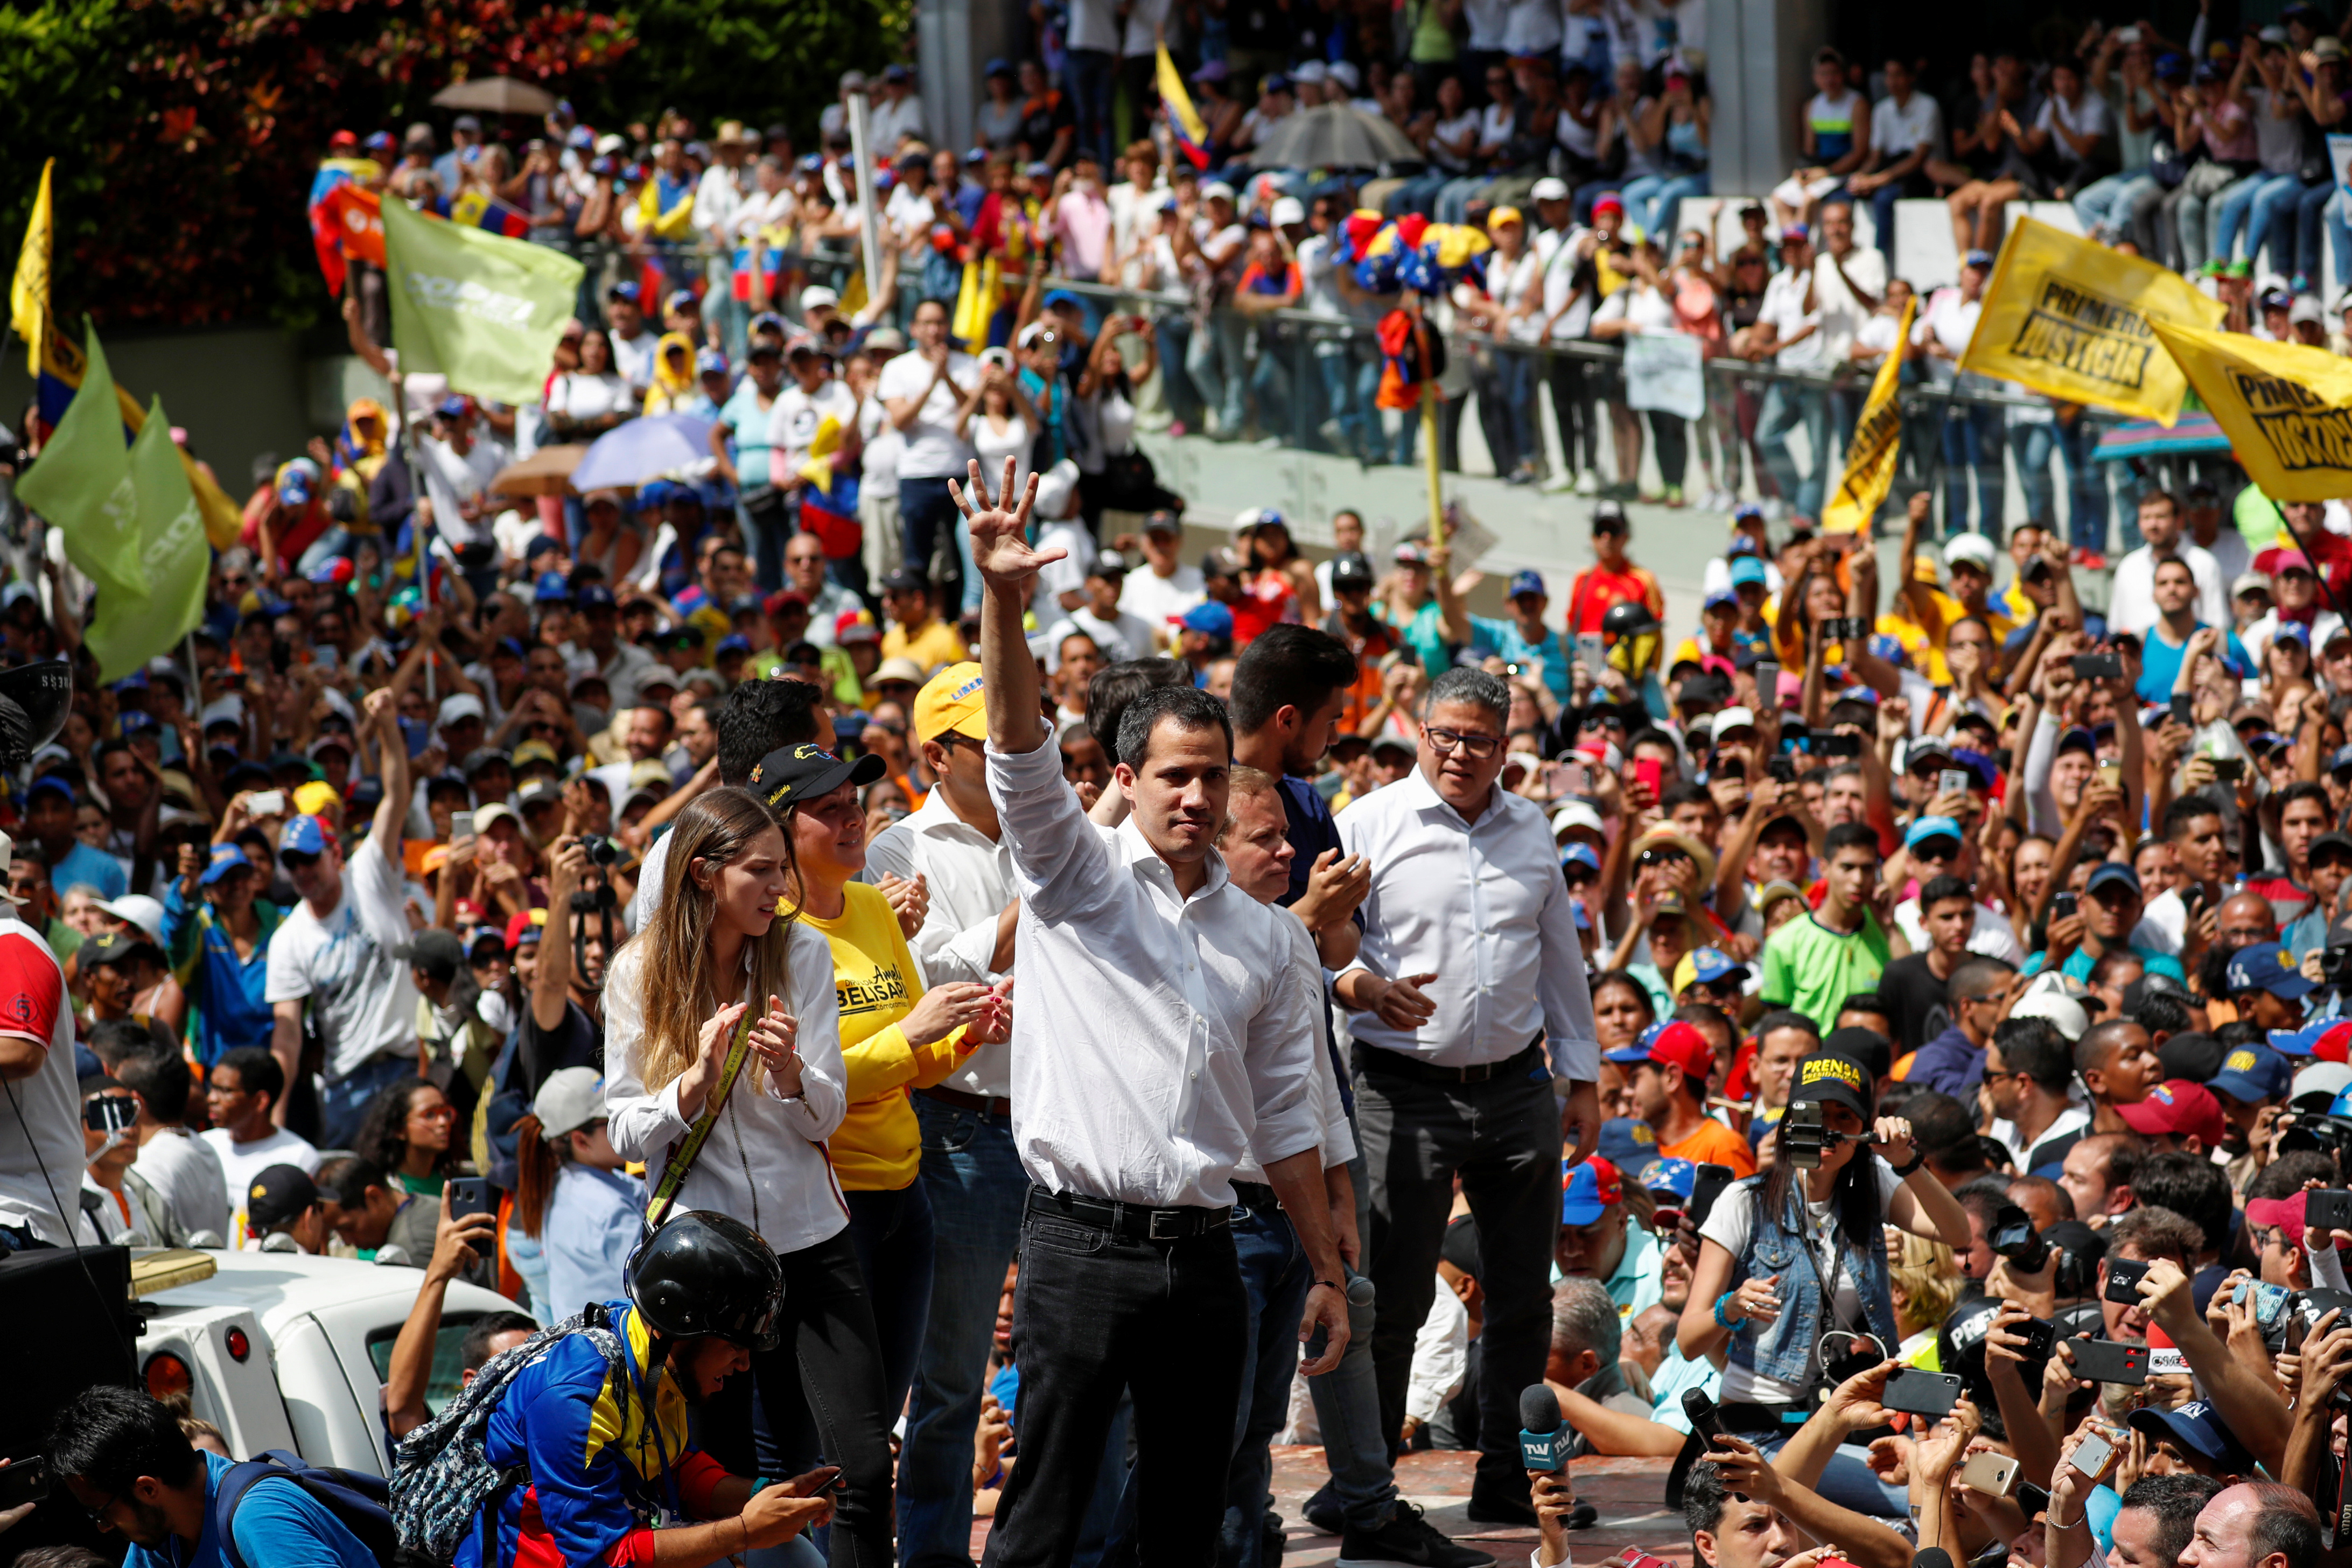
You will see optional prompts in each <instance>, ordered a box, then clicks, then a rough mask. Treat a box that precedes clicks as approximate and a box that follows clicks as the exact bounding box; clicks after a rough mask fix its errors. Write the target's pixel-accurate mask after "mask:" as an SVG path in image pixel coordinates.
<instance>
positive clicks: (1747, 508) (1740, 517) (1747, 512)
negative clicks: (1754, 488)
mask: <svg viewBox="0 0 2352 1568" xmlns="http://www.w3.org/2000/svg"><path fill="white" fill-rule="evenodd" d="M1751 517H1752V518H1755V519H1757V520H1758V521H1762V520H1763V517H1764V508H1763V507H1762V505H1761V504H1759V502H1756V501H1752V500H1744V501H1741V502H1740V503H1739V504H1738V506H1736V507H1733V508H1732V509H1731V521H1734V522H1746V521H1748V519H1749V518H1751Z"/></svg>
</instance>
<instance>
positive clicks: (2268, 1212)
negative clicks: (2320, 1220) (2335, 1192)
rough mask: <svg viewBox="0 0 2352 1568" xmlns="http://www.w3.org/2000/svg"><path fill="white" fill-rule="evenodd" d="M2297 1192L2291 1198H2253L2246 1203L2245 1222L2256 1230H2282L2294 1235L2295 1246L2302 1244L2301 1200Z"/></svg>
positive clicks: (2301, 1197)
mask: <svg viewBox="0 0 2352 1568" xmlns="http://www.w3.org/2000/svg"><path fill="white" fill-rule="evenodd" d="M2304 1196H2305V1194H2302V1193H2297V1194H2294V1196H2293V1197H2291V1198H2255V1199H2253V1200H2252V1202H2250V1203H2248V1204H2247V1205H2246V1223H2247V1224H2248V1225H2250V1226H2253V1227H2254V1228H2255V1229H2256V1230H2281V1229H2283V1230H2284V1231H2285V1232H2286V1233H2287V1234H2288V1235H2289V1236H2292V1237H2294V1243H2295V1245H2296V1246H2297V1247H2300V1246H2302V1245H2303V1200H2304Z"/></svg>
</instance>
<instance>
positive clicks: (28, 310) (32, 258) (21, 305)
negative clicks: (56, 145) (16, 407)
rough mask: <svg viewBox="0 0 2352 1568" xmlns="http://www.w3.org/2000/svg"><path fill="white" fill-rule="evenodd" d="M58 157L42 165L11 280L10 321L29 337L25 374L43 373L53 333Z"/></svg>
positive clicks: (22, 336) (9, 289)
mask: <svg viewBox="0 0 2352 1568" xmlns="http://www.w3.org/2000/svg"><path fill="white" fill-rule="evenodd" d="M57 166H58V161H57V160H56V159H55V158H52V159H50V160H49V161H48V162H47V163H44V164H42V165H41V184H40V188H39V189H38V190H37V191H36V192H34V194H33V216H31V217H29V218H27V219H26V220H25V245H24V248H23V249H21V250H19V251H18V252H17V253H16V276H15V277H14V278H12V279H9V282H8V320H9V323H10V325H12V326H14V327H15V328H16V335H17V336H18V337H20V338H22V339H24V340H25V374H27V375H38V374H41V344H42V343H44V342H47V339H48V335H49V246H50V243H51V238H50V235H51V231H52V229H53V228H54V227H55V226H56V220H55V218H54V216H52V215H53V213H54V211H55V209H54V208H53V207H52V206H51V205H50V202H49V176H50V175H51V174H54V173H55V172H56V170H57Z"/></svg>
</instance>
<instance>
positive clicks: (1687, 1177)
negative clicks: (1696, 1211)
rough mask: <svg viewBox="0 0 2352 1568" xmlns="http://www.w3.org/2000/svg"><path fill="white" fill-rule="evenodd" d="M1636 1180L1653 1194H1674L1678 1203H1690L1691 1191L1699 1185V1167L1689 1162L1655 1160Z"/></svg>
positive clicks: (1635, 1177) (1645, 1166) (1644, 1168)
mask: <svg viewBox="0 0 2352 1568" xmlns="http://www.w3.org/2000/svg"><path fill="white" fill-rule="evenodd" d="M1634 1180H1636V1181H1638V1182H1640V1183H1641V1184H1642V1185H1643V1187H1645V1188H1647V1189H1648V1190H1649V1191H1651V1192H1653V1193H1672V1194H1674V1196H1675V1201H1676V1202H1678V1203H1688V1202H1689V1201H1690V1195H1691V1189H1692V1188H1693V1187H1695V1186H1696V1185H1697V1184H1698V1167H1697V1166H1696V1165H1694V1164H1693V1163H1690V1162H1689V1161H1688V1160H1675V1159H1658V1160H1653V1161H1651V1162H1650V1163H1648V1164H1646V1165H1644V1166H1643V1167H1642V1169H1641V1170H1640V1171H1639V1172H1638V1173H1636V1174H1635V1176H1634Z"/></svg>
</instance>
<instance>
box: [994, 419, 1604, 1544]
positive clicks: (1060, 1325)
mask: <svg viewBox="0 0 2352 1568" xmlns="http://www.w3.org/2000/svg"><path fill="white" fill-rule="evenodd" d="M971 477H972V481H973V482H972V485H971V489H970V490H969V491H966V490H964V489H962V488H961V487H951V493H952V495H953V497H954V500H955V503H956V506H957V508H958V509H959V510H961V512H962V514H963V515H964V517H965V518H966V519H967V520H968V521H970V523H971V552H972V564H973V568H974V569H975V570H976V571H977V572H978V573H979V574H980V577H981V579H982V584H983V592H982V599H981V638H980V641H981V669H982V681H983V684H982V695H983V698H984V700H985V704H986V708H987V714H988V753H987V756H988V782H989V793H990V794H991V795H993V796H994V797H995V801H996V810H997V820H998V825H999V830H1000V834H1001V837H1002V839H1003V842H1004V843H1005V844H1007V845H1008V846H1010V847H1011V849H1012V858H1013V870H1014V873H1015V876H1016V878H1017V880H1018V885H1019V889H1020V892H1021V895H1022V904H1021V913H1020V916H1019V921H1020V923H1019V927H1018V931H1017V934H1016V936H1015V940H1014V959H1013V973H1014V976H1015V978H1016V979H1017V980H1018V981H1019V983H1020V984H1018V985H1017V986H1016V987H1015V994H1017V995H1019V996H1020V997H1021V999H1022V1000H1021V1003H1020V1005H1019V1008H1018V1010H1017V1012H1016V1015H1015V1021H1014V1024H1013V1041H1012V1047H1013V1053H1012V1054H1013V1072H1012V1090H1013V1093H1012V1100H1013V1143H1014V1146H1015V1147H1016V1148H1017V1149H1018V1150H1019V1152H1020V1155H1021V1163H1022V1166H1023V1168H1024V1170H1025V1171H1026V1172H1027V1173H1028V1175H1029V1180H1030V1182H1031V1183H1032V1185H1031V1187H1030V1191H1029V1201H1028V1208H1027V1212H1026V1213H1025V1214H1024V1215H1023V1218H1022V1225H1021V1280H1020V1285H1019V1287H1018V1289H1017V1290H1016V1292H1015V1295H1014V1297H1013V1345H1014V1348H1015V1352H1016V1354H1017V1355H1018V1357H1019V1359H1020V1365H1021V1382H1022V1388H1021V1410H1020V1421H1021V1426H1020V1440H1021V1463H1020V1464H1019V1465H1018V1466H1017V1467H1015V1468H1014V1469H1013V1479H1012V1481H1011V1482H1010V1483H1009V1484H1008V1486H1007V1487H1006V1489H1005V1492H1004V1496H1003V1500H1002V1502H1001V1503H1000V1504H999V1506H998V1509H997V1516H996V1524H995V1527H994V1529H993V1530H992V1531H991V1532H990V1534H989V1540H988V1554H987V1563H988V1564H989V1568H1013V1565H1023V1568H1025V1565H1027V1564H1032V1563H1034V1564H1039V1565H1041V1568H1042V1565H1045V1564H1059V1563H1066V1562H1068V1561H1069V1559H1070V1556H1071V1554H1072V1552H1074V1550H1075V1549H1076V1545H1077V1537H1078V1532H1079V1530H1080V1527H1081V1525H1082V1524H1083V1522H1084V1519H1085V1515H1086V1512H1087V1503H1088V1501H1089V1500H1091V1499H1092V1497H1093V1494H1094V1489H1095V1480H1096V1477H1097V1474H1098V1473H1099V1472H1100V1470H1101V1468H1102V1457H1103V1450H1104V1446H1105V1444H1106V1441H1107V1439H1108V1434H1109V1430H1110V1426H1111V1420H1112V1415H1113V1411H1114V1408H1115V1406H1116V1405H1117V1404H1118V1394H1119V1391H1120V1389H1121V1388H1122V1387H1124V1388H1126V1389H1127V1390H1128V1391H1129V1393H1130V1394H1132V1396H1133V1398H1134V1402H1135V1430H1136V1458H1135V1466H1134V1471H1133V1475H1132V1478H1131V1479H1130V1481H1129V1485H1130V1487H1131V1488H1132V1489H1133V1491H1134V1494H1135V1496H1136V1499H1137V1507H1136V1525H1137V1530H1136V1536H1137V1539H1138V1540H1139V1541H1146V1542H1151V1543H1152V1545H1153V1548H1154V1552H1153V1555H1154V1556H1155V1558H1156V1557H1158V1556H1160V1555H1162V1554H1164V1555H1165V1556H1166V1557H1167V1559H1168V1560H1169V1561H1171V1562H1202V1561H1206V1560H1208V1559H1209V1558H1210V1557H1212V1556H1213V1554H1214V1552H1215V1550H1216V1542H1217V1533H1218V1526H1219V1524H1220V1522H1221V1521H1222V1519H1223V1490H1222V1489H1221V1488H1219V1487H1215V1486H1203V1485H1202V1484H1201V1468H1200V1464H1201V1457H1202V1455H1203V1454H1226V1453H1230V1452H1231V1450H1232V1446H1233V1433H1234V1413H1235V1410H1236V1407H1237V1405H1238V1403H1239V1399H1240V1392H1241V1375H1242V1364H1243V1353H1244V1335H1245V1334H1246V1333H1247V1332H1248V1327H1247V1305H1246V1300H1245V1297H1244V1290H1243V1288H1242V1281H1241V1273H1240V1268H1239V1265H1238V1263H1237V1261H1236V1255H1235V1252H1234V1239H1233V1233H1232V1229H1231V1225H1232V1215H1233V1203H1234V1191H1233V1172H1234V1167H1235V1166H1236V1165H1238V1164H1240V1163H1242V1162H1243V1161H1244V1159H1247V1158H1251V1157H1255V1159H1256V1161H1257V1162H1258V1163H1259V1164H1260V1165H1261V1166H1262V1167H1263V1168H1264V1171H1265V1182H1266V1184H1267V1185H1269V1186H1271V1187H1273V1188H1274V1190H1275V1193H1276V1195H1277V1196H1278V1197H1279V1198H1280V1200H1281V1203H1282V1207H1283V1210H1284V1212H1285V1213H1286V1215H1289V1216H1290V1219H1291V1223H1292V1225H1293V1226H1294V1227H1295V1228H1296V1230H1297V1234H1298V1240H1299V1245H1300V1247H1301V1249H1302V1250H1303V1251H1304V1252H1305V1253H1306V1255H1307V1261H1308V1263H1309V1264H1310V1265H1311V1267H1312V1269H1313V1276H1314V1279H1315V1284H1314V1285H1313V1287H1312V1288H1311V1289H1309V1291H1308V1293H1307V1308H1306V1312H1305V1315H1304V1316H1303V1318H1302V1319H1301V1321H1300V1324H1299V1337H1300V1339H1302V1340H1305V1339H1307V1338H1308V1337H1309V1336H1310V1335H1311V1334H1313V1333H1314V1332H1316V1331H1318V1328H1319V1330H1320V1331H1322V1332H1323V1334H1325V1335H1326V1336H1328V1338H1327V1341H1326V1342H1325V1343H1324V1345H1323V1348H1322V1352H1321V1353H1320V1354H1319V1355H1318V1356H1316V1357H1315V1358H1314V1359H1313V1360H1311V1361H1309V1362H1308V1363H1307V1372H1308V1373H1310V1374H1319V1373H1325V1372H1328V1371H1329V1370H1330V1369H1331V1368H1332V1367H1334V1366H1336V1365H1338V1364H1339V1357H1340V1354H1341V1352H1344V1351H1345V1350H1346V1349H1347V1340H1348V1308H1347V1299H1346V1297H1345V1296H1344V1295H1343V1294H1342V1289H1341V1287H1340V1284H1339V1280H1340V1279H1341V1273H1340V1260H1339V1247H1338V1243H1337V1241H1336V1240H1335V1238H1334V1237H1333V1235H1332V1229H1331V1220H1330V1215H1329V1211H1328V1207H1327V1205H1326V1203H1325V1198H1324V1188H1323V1170H1322V1156H1321V1152H1320V1150H1321V1135H1322V1127H1321V1123H1320V1121H1319V1119H1318V1115H1317V1108H1316V1103H1315V1097H1314V1094H1313V1082H1314V1064H1315V1058H1314V1053H1315V1052H1316V1051H1317V1050H1318V1048H1320V1047H1319V1045H1318V1039H1317V1036H1316V1026H1315V1019H1314V1016H1313V1013H1312V998H1311V997H1309V996H1308V995H1307V993H1306V988H1305V987H1302V986H1300V985H1297V984H1295V983H1294V976H1292V974H1291V973H1290V971H1289V966H1288V964H1287V963H1286V956H1287V953H1288V951H1289V949H1288V941H1287V938H1286V936H1285V935H1284V934H1283V928H1282V927H1281V926H1280V925H1279V924H1278V923H1277V922H1278V916H1277V914H1276V911H1275V910H1272V909H1270V908H1268V907H1267V906H1265V905H1262V904H1259V903H1258V902H1257V901H1256V900H1254V899H1252V898H1250V897H1249V896H1248V894H1246V893H1244V891H1243V890H1242V889H1239V888H1237V887H1235V886H1234V885H1233V882H1232V880H1231V879H1230V878H1228V876H1227V875H1226V872H1225V866H1224V861H1223V858H1221V857H1220V856H1219V855H1218V854H1217V853H1216V849H1215V840H1216V836H1217V833H1218V830H1219V829H1220V828H1221V827H1222V826H1223V823H1224V819H1225V807H1226V796H1227V791H1228V787H1229V784H1230V777H1231V773H1232V765H1233V729H1232V724H1231V721H1229V720H1228V719H1227V718H1226V717H1225V711H1224V708H1223V704H1222V703H1219V702H1217V701H1216V700H1213V699H1212V698H1209V697H1207V696H1206V694H1204V693H1202V692H1201V691H1199V690H1198V689H1195V688H1193V687H1190V686H1168V687H1160V688H1155V689H1152V690H1150V691H1147V692H1145V693H1143V694H1142V695H1141V696H1139V697H1138V698H1137V699H1136V700H1134V702H1132V703H1131V704H1129V707H1128V709H1127V711H1126V714H1125V715H1124V717H1123V718H1122V719H1121V721H1120V723H1119V733H1118V741H1119V742H1120V744H1119V745H1118V755H1119V757H1120V758H1121V761H1120V762H1119V764H1118V771H1117V773H1116V774H1115V775H1114V776H1115V778H1116V780H1117V783H1118V788H1119V791H1120V793H1121V794H1122V795H1124V796H1125V797H1126V798H1127V801H1128V804H1129V808H1130V809H1129V816H1128V817H1127V819H1126V821H1124V822H1123V823H1121V824H1120V825H1119V826H1118V828H1117V829H1116V830H1114V831H1112V832H1109V833H1105V832H1103V831H1101V830H1099V829H1097V828H1096V827H1095V826H1093V825H1092V824H1090V823H1089V822H1087V819H1086V814H1085V813H1084V811H1083V810H1081V809H1080V807H1079V805H1078V797H1077V795H1076V791H1075V790H1073V789H1072V788H1071V787H1070V785H1069V784H1067V783H1066V782H1065V781H1064V779H1063V778H1062V771H1061V758H1060V753H1059V752H1058V751H1057V749H1056V748H1055V744H1054V739H1053V735H1052V732H1051V731H1049V730H1048V729H1047V728H1046V726H1045V721H1044V720H1043V719H1042V718H1041V717H1040V716H1039V710H1038V692H1037V666H1036V661H1035V660H1034V658H1032V656H1031V655H1030V652H1029V645H1028V642H1027V640H1026V638H1025V637H1024V634H1023V631H1022V626H1021V621H1022V614H1023V610H1024V597H1025V590H1026V587H1027V584H1028V581H1029V579H1030V578H1031V577H1033V576H1034V575H1035V574H1036V572H1037V570H1038V568H1039V567H1041V566H1043V565H1045V564H1046V563H1048V562H1050V561H1053V560H1055V559H1058V558H1059V557H1060V555H1061V553H1062V552H1060V551H1058V550H1042V551H1041V550H1037V549H1033V548H1032V547H1031V546H1030V545H1029V544H1028V543H1027V542H1026V530H1027V527H1028V523H1029V515H1030V511H1031V509H1032V506H1033V505H1034V500H1035V497H1036V489H1037V486H1036V479H1035V477H1034V475H1033V476H1032V477H1031V479H1030V481H1029V484H1028V485H1027V487H1026V488H1025V489H1024V493H1023V494H1022V495H1021V497H1020V499H1019V503H1018V505H1017V506H1016V505H1013V504H1012V498H1011V497H1010V496H1009V495H1007V494H1006V493H1004V492H1005V491H1009V490H1010V489H1011V488H1012V483H1013V464H1012V463H1011V462H1007V463H1006V464H1005V466H1004V474H1003V487H1004V489H1003V490H1000V491H998V492H996V493H995V503H994V504H992V499H991V490H990V489H989V486H988V485H987V483H986V482H984V481H983V480H982V479H981V473H980V466H979V464H977V463H973V464H971ZM1571 938H1572V933H1571ZM1556 1202H1557V1200H1556V1199H1555V1203H1556ZM1547 1236H1549V1232H1547ZM1546 1250H1547V1256H1548V1255H1549V1240H1547V1242H1546ZM1424 1305H1425V1303H1424ZM1538 1373H1540V1368H1539V1367H1538ZM1523 1485H1524V1483H1523ZM1522 1495H1524V1493H1523V1494H1522Z"/></svg>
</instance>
